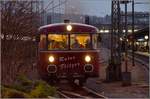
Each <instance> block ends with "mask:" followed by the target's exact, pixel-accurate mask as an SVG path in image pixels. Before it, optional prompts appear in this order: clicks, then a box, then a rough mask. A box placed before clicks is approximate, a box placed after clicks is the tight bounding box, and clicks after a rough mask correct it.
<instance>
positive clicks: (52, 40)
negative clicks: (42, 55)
mask: <svg viewBox="0 0 150 99" xmlns="http://www.w3.org/2000/svg"><path fill="white" fill-rule="evenodd" d="M66 49H68V35H65V34H49V35H48V50H66Z"/></svg>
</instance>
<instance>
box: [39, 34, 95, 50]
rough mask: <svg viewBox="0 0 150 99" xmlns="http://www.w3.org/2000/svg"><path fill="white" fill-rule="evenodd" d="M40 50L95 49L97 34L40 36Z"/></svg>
mask: <svg viewBox="0 0 150 99" xmlns="http://www.w3.org/2000/svg"><path fill="white" fill-rule="evenodd" d="M39 48H40V50H68V49H70V50H86V49H96V48H97V34H48V35H45V34H41V35H40V43H39Z"/></svg>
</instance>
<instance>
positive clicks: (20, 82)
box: [12, 75, 33, 92]
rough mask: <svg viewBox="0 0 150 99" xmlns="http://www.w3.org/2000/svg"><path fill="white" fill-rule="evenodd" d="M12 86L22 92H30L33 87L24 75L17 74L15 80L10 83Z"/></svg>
mask: <svg viewBox="0 0 150 99" xmlns="http://www.w3.org/2000/svg"><path fill="white" fill-rule="evenodd" d="M12 88H14V89H16V90H19V91H23V92H30V91H31V89H32V88H33V82H32V81H31V80H29V79H28V78H27V77H26V76H25V75H19V76H17V82H16V83H15V84H13V85H12Z"/></svg>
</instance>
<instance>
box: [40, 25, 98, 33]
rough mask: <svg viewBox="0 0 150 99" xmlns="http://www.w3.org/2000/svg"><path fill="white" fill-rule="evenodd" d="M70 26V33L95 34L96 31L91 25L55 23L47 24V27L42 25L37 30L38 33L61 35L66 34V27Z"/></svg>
mask: <svg viewBox="0 0 150 99" xmlns="http://www.w3.org/2000/svg"><path fill="white" fill-rule="evenodd" d="M68 24H69V25H71V26H72V31H71V32H82V33H87V32H88V33H93V32H94V33H97V32H98V29H97V28H96V27H94V26H92V25H87V24H81V23H55V24H49V25H44V26H41V27H40V28H39V33H44V32H45V33H47V32H52V33H61V32H68V31H67V30H66V26H67V25H68Z"/></svg>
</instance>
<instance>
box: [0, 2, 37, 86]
mask: <svg viewBox="0 0 150 99" xmlns="http://www.w3.org/2000/svg"><path fill="white" fill-rule="evenodd" d="M36 3H37V4H39V2H38V1H36V2H35V0H34V1H31V0H29V1H19V0H15V1H1V2H0V8H1V29H2V30H1V32H2V33H1V35H2V44H1V45H2V46H1V49H2V50H1V52H2V53H1V56H2V61H1V62H2V83H9V82H10V83H11V82H12V81H13V80H14V79H15V76H16V74H17V73H18V72H27V71H28V70H29V68H31V67H32V66H29V65H31V64H30V63H32V62H31V61H32V59H33V58H34V57H35V53H36V44H35V42H33V38H34V36H35V34H36V32H37V29H38V27H39V26H40V13H39V11H37V8H36V7H37V6H38V5H37V4H36ZM24 37H28V38H30V40H28V41H24V40H23V38H24ZM27 65H28V66H27Z"/></svg>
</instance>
